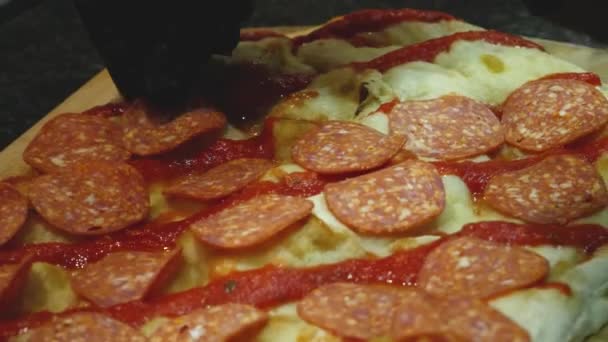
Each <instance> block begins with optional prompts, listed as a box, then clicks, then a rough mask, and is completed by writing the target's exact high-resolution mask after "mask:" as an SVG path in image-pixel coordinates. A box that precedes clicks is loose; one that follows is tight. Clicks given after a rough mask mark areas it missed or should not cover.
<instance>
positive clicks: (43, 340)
mask: <svg viewBox="0 0 608 342" xmlns="http://www.w3.org/2000/svg"><path fill="white" fill-rule="evenodd" d="M28 340H29V341H31V342H107V341H120V342H144V341H145V338H144V337H143V336H142V335H141V334H140V333H139V332H138V331H137V330H135V329H133V328H131V327H130V326H128V325H126V324H124V323H122V322H119V321H117V320H114V319H112V318H110V317H108V316H105V315H102V314H99V313H93V312H80V313H73V314H70V315H66V316H63V317H56V318H54V319H53V320H52V321H51V322H48V323H46V324H45V325H43V326H41V327H39V328H37V329H34V331H33V332H32V333H31V335H30V337H29V339H28Z"/></svg>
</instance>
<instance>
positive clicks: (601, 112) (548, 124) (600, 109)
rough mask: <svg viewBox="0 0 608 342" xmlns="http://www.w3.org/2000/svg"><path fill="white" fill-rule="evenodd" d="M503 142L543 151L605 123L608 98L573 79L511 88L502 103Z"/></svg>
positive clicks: (607, 117) (588, 85)
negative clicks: (509, 93) (512, 90)
mask: <svg viewBox="0 0 608 342" xmlns="http://www.w3.org/2000/svg"><path fill="white" fill-rule="evenodd" d="M502 112H503V116H502V124H503V126H504V129H505V138H506V140H507V142H509V143H510V144H513V145H515V146H517V147H520V148H522V149H524V150H529V151H545V150H548V149H550V148H553V147H559V146H561V145H564V144H566V143H569V142H571V141H573V140H575V139H576V138H579V137H581V136H584V135H586V134H588V133H590V132H593V131H595V130H598V129H599V128H600V127H601V126H602V125H604V124H606V122H608V100H606V98H605V97H604V95H602V93H600V92H599V91H598V90H597V89H595V87H593V86H592V85H590V84H588V83H586V82H582V81H577V80H565V79H554V80H540V81H533V82H529V83H527V84H525V85H523V86H522V87H520V88H518V89H517V90H515V91H514V92H513V93H511V95H509V97H508V98H507V99H506V101H505V103H504V105H503V106H502Z"/></svg>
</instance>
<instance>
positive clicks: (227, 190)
mask: <svg viewBox="0 0 608 342" xmlns="http://www.w3.org/2000/svg"><path fill="white" fill-rule="evenodd" d="M273 165H274V163H273V162H271V161H269V160H266V159H254V158H242V159H235V160H231V161H229V162H226V163H224V164H221V165H219V166H216V167H214V168H212V169H211V170H209V171H207V172H204V173H196V172H195V173H191V174H189V175H187V176H186V177H184V178H183V179H181V180H179V181H178V182H177V183H175V184H173V185H171V186H169V187H168V188H167V189H165V191H164V192H165V193H166V194H170V195H176V196H183V197H189V198H194V199H200V200H211V199H216V198H221V197H225V196H228V195H230V194H231V193H233V192H235V191H238V190H240V189H242V188H244V187H245V186H247V184H249V183H251V182H253V181H255V180H256V179H258V178H260V177H261V176H262V175H263V174H264V173H265V172H266V171H268V170H269V169H270V168H272V166H273Z"/></svg>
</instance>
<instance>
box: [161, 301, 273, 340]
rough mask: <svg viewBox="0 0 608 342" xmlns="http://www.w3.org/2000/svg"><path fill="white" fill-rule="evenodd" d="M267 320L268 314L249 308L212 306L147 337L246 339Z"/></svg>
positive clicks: (165, 324) (164, 326) (235, 305)
mask: <svg viewBox="0 0 608 342" xmlns="http://www.w3.org/2000/svg"><path fill="white" fill-rule="evenodd" d="M267 321H268V315H267V314H266V313H265V312H264V311H260V310H258V309H256V308H255V307H253V306H249V305H242V304H224V305H219V306H212V307H209V308H206V309H201V310H197V311H195V312H192V313H190V314H188V315H185V316H181V317H178V318H175V319H173V320H171V321H169V322H168V323H164V324H163V325H162V326H161V327H160V328H159V329H158V330H156V331H155V332H154V333H153V335H152V336H151V337H150V342H164V341H167V342H171V341H192V342H197V341H201V342H203V341H205V342H222V341H237V340H238V341H241V339H247V340H249V339H248V338H251V335H252V332H254V331H256V330H257V329H259V328H262V327H263V326H264V325H265V324H266V322H267ZM247 337H248V338H247Z"/></svg>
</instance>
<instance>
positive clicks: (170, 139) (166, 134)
mask: <svg viewBox="0 0 608 342" xmlns="http://www.w3.org/2000/svg"><path fill="white" fill-rule="evenodd" d="M124 120H125V129H124V136H123V143H124V145H125V148H126V149H127V150H129V151H131V152H133V153H134V154H137V155H140V156H148V155H153V154H159V153H162V152H167V151H170V150H173V149H175V148H176V147H178V146H179V145H181V144H183V143H185V142H187V141H189V140H191V139H193V138H195V137H197V136H200V135H202V134H204V133H208V132H211V131H214V130H217V129H220V128H223V127H224V126H225V125H226V117H225V116H224V114H222V113H220V112H218V111H216V110H213V109H210V108H199V109H195V110H192V111H190V112H187V113H185V114H182V115H180V116H178V117H177V118H175V119H173V120H172V121H170V122H166V123H158V122H155V120H154V119H153V118H152V114H150V113H149V112H148V110H147V109H146V108H145V106H143V105H135V106H133V107H132V108H131V109H130V110H129V111H127V112H126V113H125V115H124Z"/></svg>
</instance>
